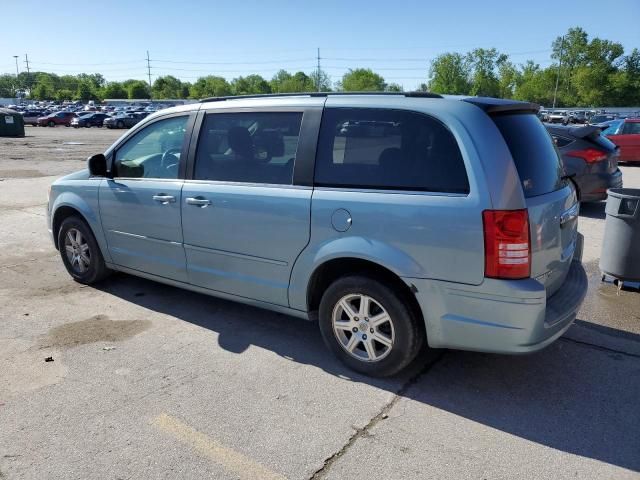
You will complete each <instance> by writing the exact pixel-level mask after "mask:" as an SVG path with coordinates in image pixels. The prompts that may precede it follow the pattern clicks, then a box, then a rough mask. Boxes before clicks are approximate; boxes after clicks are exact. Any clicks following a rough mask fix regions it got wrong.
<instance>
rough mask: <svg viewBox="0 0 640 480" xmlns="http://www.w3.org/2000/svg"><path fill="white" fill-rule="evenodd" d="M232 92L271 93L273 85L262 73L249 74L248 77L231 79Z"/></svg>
mask: <svg viewBox="0 0 640 480" xmlns="http://www.w3.org/2000/svg"><path fill="white" fill-rule="evenodd" d="M231 92H232V94H233V95H255V94H262V93H271V86H270V85H269V82H267V81H266V80H265V79H264V78H262V77H261V76H260V75H249V76H247V77H238V78H234V79H233V80H232V81H231Z"/></svg>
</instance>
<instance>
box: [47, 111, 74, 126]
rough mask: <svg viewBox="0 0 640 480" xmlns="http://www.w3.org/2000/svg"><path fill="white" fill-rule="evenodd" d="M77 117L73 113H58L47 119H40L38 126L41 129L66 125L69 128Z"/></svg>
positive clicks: (48, 116)
mask: <svg viewBox="0 0 640 480" xmlns="http://www.w3.org/2000/svg"><path fill="white" fill-rule="evenodd" d="M75 117H76V114H75V113H73V112H56V113H52V114H50V115H47V116H46V117H40V118H38V125H39V126H41V127H47V126H48V127H55V126H56V125H64V126H65V127H68V126H70V125H71V120H73V119H74V118H75Z"/></svg>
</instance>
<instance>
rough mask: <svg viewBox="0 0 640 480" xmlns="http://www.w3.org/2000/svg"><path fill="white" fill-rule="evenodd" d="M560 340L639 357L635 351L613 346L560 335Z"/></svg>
mask: <svg viewBox="0 0 640 480" xmlns="http://www.w3.org/2000/svg"><path fill="white" fill-rule="evenodd" d="M560 340H563V341H565V342H570V343H575V344H578V345H584V346H585V347H591V348H594V349H596V350H602V351H604V352H610V353H618V354H620V355H626V356H628V357H633V358H640V355H638V354H637V353H631V352H625V351H623V350H616V349H615V348H609V347H603V346H602V345H596V344H595V343H589V342H583V341H582V340H576V339H575V338H569V337H560Z"/></svg>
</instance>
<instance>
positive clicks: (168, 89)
mask: <svg viewBox="0 0 640 480" xmlns="http://www.w3.org/2000/svg"><path fill="white" fill-rule="evenodd" d="M151 94H152V95H153V98H187V97H188V96H189V85H186V84H183V83H182V82H181V81H180V80H179V79H177V78H176V77H173V76H171V75H167V76H165V77H158V78H157V79H156V81H155V82H153V86H152V87H151Z"/></svg>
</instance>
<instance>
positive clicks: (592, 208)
mask: <svg viewBox="0 0 640 480" xmlns="http://www.w3.org/2000/svg"><path fill="white" fill-rule="evenodd" d="M606 205H607V203H606V202H594V203H581V204H580V216H581V217H587V218H594V219H599V220H602V219H604V218H605V217H606V216H607V215H606V214H605V212H604V209H605V207H606Z"/></svg>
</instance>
